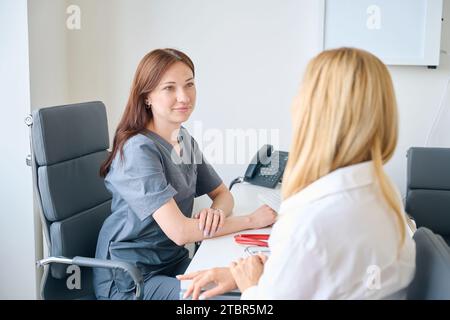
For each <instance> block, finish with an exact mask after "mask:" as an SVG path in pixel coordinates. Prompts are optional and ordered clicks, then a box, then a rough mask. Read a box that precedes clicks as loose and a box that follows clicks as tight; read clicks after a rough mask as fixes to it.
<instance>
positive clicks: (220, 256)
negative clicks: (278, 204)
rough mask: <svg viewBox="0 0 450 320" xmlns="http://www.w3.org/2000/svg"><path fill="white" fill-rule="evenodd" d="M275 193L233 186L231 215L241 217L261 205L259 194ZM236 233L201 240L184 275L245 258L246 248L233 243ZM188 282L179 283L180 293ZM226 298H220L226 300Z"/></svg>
mask: <svg viewBox="0 0 450 320" xmlns="http://www.w3.org/2000/svg"><path fill="white" fill-rule="evenodd" d="M267 192H276V193H279V192H280V189H279V186H278V188H277V189H274V190H272V189H267V188H263V187H259V186H254V185H251V184H248V183H240V184H236V185H234V186H233V188H232V189H231V193H232V194H233V197H234V203H235V208H234V210H233V215H235V216H242V215H247V214H249V213H251V212H253V211H254V210H255V209H257V208H258V207H260V206H261V205H262V204H263V203H262V202H261V200H260V199H259V198H258V195H259V194H261V193H267ZM270 230H271V228H264V229H256V230H246V231H240V232H238V233H243V232H245V233H270ZM235 234H236V233H233V234H229V235H226V236H221V237H217V238H213V239H207V240H203V241H202V244H201V245H200V247H199V249H198V250H197V253H196V254H195V255H194V257H193V258H192V262H191V264H190V265H189V267H188V268H187V270H186V273H190V272H194V271H199V270H204V269H211V268H214V267H228V266H229V265H230V263H231V262H232V261H235V260H237V259H239V258H241V257H245V256H246V254H245V252H244V250H245V248H246V247H247V246H245V245H239V244H237V243H235V242H234V239H233V236H234V235H235ZM190 282H191V281H190V280H184V281H181V292H182V293H183V292H184V291H185V290H186V289H187V287H188V286H189V284H190ZM238 292H239V291H235V292H234V293H232V294H231V295H228V296H229V297H231V296H234V297H238V296H239V294H238ZM226 297H227V296H221V298H226Z"/></svg>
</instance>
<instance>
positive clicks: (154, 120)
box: [94, 49, 275, 299]
mask: <svg viewBox="0 0 450 320" xmlns="http://www.w3.org/2000/svg"><path fill="white" fill-rule="evenodd" d="M194 73H195V72H194V65H193V63H192V61H191V59H190V58H189V57H188V56H187V55H185V54H184V53H182V52H180V51H178V50H174V49H158V50H154V51H152V52H150V53H148V54H147V55H146V56H144V58H143V59H142V60H141V62H140V64H139V66H138V68H137V71H136V74H135V77H134V80H133V83H132V87H131V92H130V96H129V99H128V102H127V105H126V108H125V112H124V114H123V116H122V119H121V121H120V123H119V125H118V128H117V130H116V133H115V137H114V143H113V149H112V152H111V154H110V156H109V157H108V158H107V159H106V161H105V162H104V164H103V165H102V168H101V170H100V173H101V175H102V176H103V177H105V184H106V187H107V188H108V190H109V191H110V192H111V193H112V204H111V211H112V213H111V215H110V216H109V217H108V218H107V219H106V220H105V222H104V224H103V227H102V229H101V231H100V234H99V238H98V243H97V252H96V257H97V258H101V259H112V260H120V261H127V262H130V263H133V264H134V265H136V266H137V267H138V268H139V269H140V270H141V272H142V274H143V276H144V283H145V284H144V299H178V298H179V292H180V283H179V280H177V279H176V278H175V276H176V275H178V274H182V273H184V271H185V270H186V268H187V266H188V265H189V262H190V259H189V258H188V251H187V249H186V248H185V247H184V245H185V244H187V243H193V242H196V241H201V240H202V239H205V238H210V237H214V236H220V235H224V234H228V233H232V232H237V231H240V230H244V229H252V228H262V227H265V226H268V225H271V224H273V223H274V221H275V212H274V211H273V210H271V209H270V208H269V207H267V206H262V207H260V208H258V209H257V210H256V211H255V212H253V213H251V214H249V215H247V216H243V217H230V216H229V215H230V214H231V211H232V209H233V205H234V202H233V197H232V195H231V193H230V192H229V191H228V189H227V188H226V186H225V185H224V184H223V183H222V180H221V179H220V177H219V176H218V175H217V173H216V172H215V170H214V169H213V167H212V166H211V165H210V164H208V162H206V160H205V158H204V157H203V154H202V152H201V151H200V150H199V148H198V145H197V142H196V141H195V140H194V138H193V137H191V136H190V135H189V133H188V132H187V130H186V129H185V128H184V127H182V125H181V124H182V123H183V122H185V121H187V120H188V118H189V116H190V115H191V113H192V111H193V109H194V106H195V99H196V88H195V83H194ZM204 194H207V195H208V196H209V197H210V198H211V199H212V201H213V203H212V206H211V208H205V209H202V210H201V211H200V212H198V213H195V214H194V215H193V217H192V218H191V216H192V208H193V203H194V198H195V197H199V196H201V195H204ZM94 286H95V292H96V296H97V298H98V299H131V298H133V296H134V289H135V288H134V284H133V281H132V279H131V278H130V277H129V276H128V275H127V274H126V273H124V272H122V271H120V270H108V269H102V268H97V269H95V270H94Z"/></svg>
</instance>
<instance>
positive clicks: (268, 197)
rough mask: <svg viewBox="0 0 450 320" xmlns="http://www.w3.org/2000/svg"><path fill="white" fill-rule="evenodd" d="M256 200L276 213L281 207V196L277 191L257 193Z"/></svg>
mask: <svg viewBox="0 0 450 320" xmlns="http://www.w3.org/2000/svg"><path fill="white" fill-rule="evenodd" d="M258 199H259V200H260V201H261V202H262V203H263V204H266V205H268V206H269V207H271V208H272V209H273V210H275V211H276V212H279V210H280V205H281V195H280V192H279V191H278V190H268V191H266V192H260V193H258Z"/></svg>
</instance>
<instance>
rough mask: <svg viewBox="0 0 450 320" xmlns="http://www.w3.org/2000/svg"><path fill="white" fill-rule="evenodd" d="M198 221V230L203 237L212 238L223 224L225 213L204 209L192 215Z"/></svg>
mask: <svg viewBox="0 0 450 320" xmlns="http://www.w3.org/2000/svg"><path fill="white" fill-rule="evenodd" d="M194 218H195V219H199V221H198V228H199V229H200V230H201V231H203V236H204V237H213V236H214V234H215V233H216V232H217V231H219V230H220V228H222V227H223V225H224V223H225V218H226V217H225V213H224V212H223V210H221V209H215V208H204V209H202V210H200V211H199V212H198V213H196V214H195V215H194Z"/></svg>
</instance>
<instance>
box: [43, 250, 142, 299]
mask: <svg viewBox="0 0 450 320" xmlns="http://www.w3.org/2000/svg"><path fill="white" fill-rule="evenodd" d="M51 263H63V264H71V265H76V266H80V267H91V268H107V269H121V270H123V271H125V272H127V273H128V274H129V275H130V276H131V278H133V281H134V284H135V285H136V293H135V300H142V287H143V285H144V280H143V277H142V273H141V272H140V270H139V269H138V268H137V267H136V266H134V265H132V264H131V263H128V262H123V261H116V260H104V259H95V258H86V257H74V258H73V259H69V258H65V257H48V258H46V259H42V260H39V261H37V262H36V264H37V265H38V266H39V267H42V266H45V265H48V264H51Z"/></svg>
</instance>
